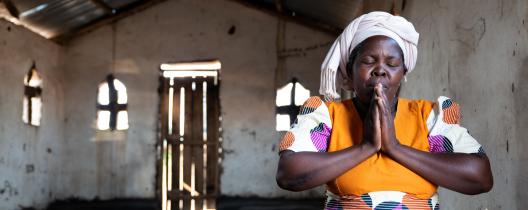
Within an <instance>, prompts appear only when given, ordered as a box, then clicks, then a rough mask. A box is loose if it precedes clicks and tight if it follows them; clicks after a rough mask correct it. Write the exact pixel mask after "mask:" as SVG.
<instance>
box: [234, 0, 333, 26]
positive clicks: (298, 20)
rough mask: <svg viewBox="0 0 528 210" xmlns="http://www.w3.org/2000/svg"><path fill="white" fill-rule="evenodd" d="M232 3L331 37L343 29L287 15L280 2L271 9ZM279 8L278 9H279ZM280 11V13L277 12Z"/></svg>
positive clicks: (241, 2) (243, 3) (244, 1)
mask: <svg viewBox="0 0 528 210" xmlns="http://www.w3.org/2000/svg"><path fill="white" fill-rule="evenodd" d="M231 1H233V2H237V3H239V4H241V5H244V6H247V7H249V8H252V9H257V10H259V11H262V12H264V13H267V14H269V15H272V16H277V17H279V18H283V19H284V20H286V21H289V22H294V23H297V24H300V25H304V26H307V27H309V28H312V29H316V30H319V31H323V32H326V33H329V34H332V35H339V34H341V32H342V30H343V29H340V28H337V27H334V26H331V25H328V24H325V23H322V22H320V21H316V20H313V19H310V18H307V17H303V16H301V15H295V16H292V15H289V14H287V12H285V11H284V6H283V4H282V1H281V0H275V1H274V4H273V6H272V7H267V6H262V5H258V4H253V3H250V2H248V1H247V0H231ZM279 7H280V8H279ZM279 9H280V10H282V11H279Z"/></svg>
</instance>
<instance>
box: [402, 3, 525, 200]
mask: <svg viewBox="0 0 528 210" xmlns="http://www.w3.org/2000/svg"><path fill="white" fill-rule="evenodd" d="M527 9H528V4H527V2H526V1H502V0H501V1H485V2H483V1H477V0H471V1H456V0H448V1H418V0H408V1H406V7H405V8H404V10H403V13H402V15H403V16H405V17H407V18H409V20H410V21H411V22H413V24H414V25H415V27H416V29H417V30H418V32H419V33H420V43H419V47H418V52H419V54H418V63H417V66H416V69H415V70H414V71H413V72H412V73H410V74H409V76H408V82H407V83H406V84H405V87H404V90H403V91H402V94H403V95H404V96H407V97H412V98H426V99H429V100H434V99H436V97H437V96H440V95H445V96H448V97H452V98H453V99H454V100H455V101H457V102H458V103H459V104H460V105H461V111H462V114H463V120H462V125H463V126H465V127H467V128H468V130H469V132H470V133H471V134H472V135H473V136H474V137H475V138H476V139H478V140H479V142H480V143H481V144H482V145H483V146H484V148H485V150H486V152H487V155H488V157H489V158H490V161H491V165H492V170H493V175H494V179H495V185H494V187H493V189H492V190H491V192H489V193H486V194H481V195H478V196H465V195H461V194H459V193H454V192H450V191H448V190H442V191H441V193H440V200H441V203H442V205H443V207H442V208H443V209H522V208H523V207H526V206H528V200H526V198H527V197H528V192H527V191H526V190H525V189H526V188H527V187H528V176H526V174H527V173H528V167H527V165H526V163H525V162H526V160H528V154H527V153H526V152H525V151H524V150H526V148H528V143H526V141H525V139H527V138H528V135H527V134H526V132H524V129H526V125H527V124H528V114H527V113H526V111H525V110H526V108H527V105H528V86H527V85H526V84H525V82H526V81H528V73H527V72H528V71H527V69H526V65H527V64H528V62H527V61H528V48H527V45H526V44H525V43H527V41H528V40H527V39H528V30H527V29H528V22H526V21H527V20H528V14H527V12H528V10H527ZM446 173H448V172H446Z"/></svg>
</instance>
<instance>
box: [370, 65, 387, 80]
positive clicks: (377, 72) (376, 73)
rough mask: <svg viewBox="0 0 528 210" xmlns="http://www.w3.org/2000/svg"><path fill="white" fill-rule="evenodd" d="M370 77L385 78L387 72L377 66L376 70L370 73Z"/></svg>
mask: <svg viewBox="0 0 528 210" xmlns="http://www.w3.org/2000/svg"><path fill="white" fill-rule="evenodd" d="M370 75H371V76H376V77H384V76H387V72H386V71H385V69H384V68H383V67H381V66H377V67H376V68H374V69H373V70H372V72H370Z"/></svg>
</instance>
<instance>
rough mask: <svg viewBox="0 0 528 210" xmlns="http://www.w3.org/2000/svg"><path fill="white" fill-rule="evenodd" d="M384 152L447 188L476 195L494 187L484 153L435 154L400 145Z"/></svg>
mask: <svg viewBox="0 0 528 210" xmlns="http://www.w3.org/2000/svg"><path fill="white" fill-rule="evenodd" d="M387 153H388V155H389V156H390V157H391V158H392V159H394V160H395V161H396V162H398V163H400V164H402V165H403V166H405V167H406V168H408V169H410V170H412V171H413V172H415V173H417V174H418V175H420V176H422V177H423V178H425V179H427V180H429V181H430V182H432V183H434V184H436V185H439V186H442V187H445V188H447V189H451V190H454V191H457V192H460V193H464V194H479V193H483V192H487V191H489V190H491V187H492V186H493V177H492V174H491V169H490V164H489V160H488V158H487V157H486V156H485V155H477V154H463V153H443V154H435V153H429V152H424V151H420V150H416V149H414V148H411V147H408V146H405V145H399V144H398V145H396V146H395V148H394V149H391V150H390V151H389V152H387Z"/></svg>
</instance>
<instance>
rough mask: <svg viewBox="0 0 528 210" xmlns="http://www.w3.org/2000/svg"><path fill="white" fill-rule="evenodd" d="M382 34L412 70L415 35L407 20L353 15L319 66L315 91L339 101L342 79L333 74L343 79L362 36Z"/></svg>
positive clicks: (381, 14) (377, 14)
mask: <svg viewBox="0 0 528 210" xmlns="http://www.w3.org/2000/svg"><path fill="white" fill-rule="evenodd" d="M377 35H383V36H387V37H390V38H392V39H394V40H395V41H396V42H397V43H398V45H399V46H400V48H401V49H402V51H403V59H404V64H405V67H407V73H409V72H411V71H412V70H413V69H414V66H415V64H416V58H417V56H418V51H417V48H416V46H417V45H418V37H419V34H418V32H416V30H415V29H414V26H413V25H412V23H411V22H409V21H407V20H406V19H405V18H403V17H400V16H394V15H391V14H389V13H386V12H371V13H368V14H364V15H362V16H360V17H358V18H356V19H355V20H354V21H352V23H350V24H349V25H348V26H347V27H346V28H345V30H344V31H343V33H342V34H341V35H340V36H339V37H337V39H336V41H335V42H334V44H333V45H332V47H331V48H330V51H329V52H328V54H326V58H325V60H324V61H323V64H322V65H321V86H320V87H319V93H320V94H321V95H324V98H325V100H326V101H332V100H339V99H340V96H339V94H338V93H337V90H339V89H340V88H341V83H342V81H337V82H338V83H339V86H338V87H336V80H337V79H336V73H337V70H338V69H339V71H340V77H341V79H346V77H347V74H346V65H347V63H348V59H349V57H350V53H352V50H354V48H355V47H356V46H357V45H358V44H359V43H361V42H362V41H364V40H365V39H367V38H369V37H372V36H377Z"/></svg>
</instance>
